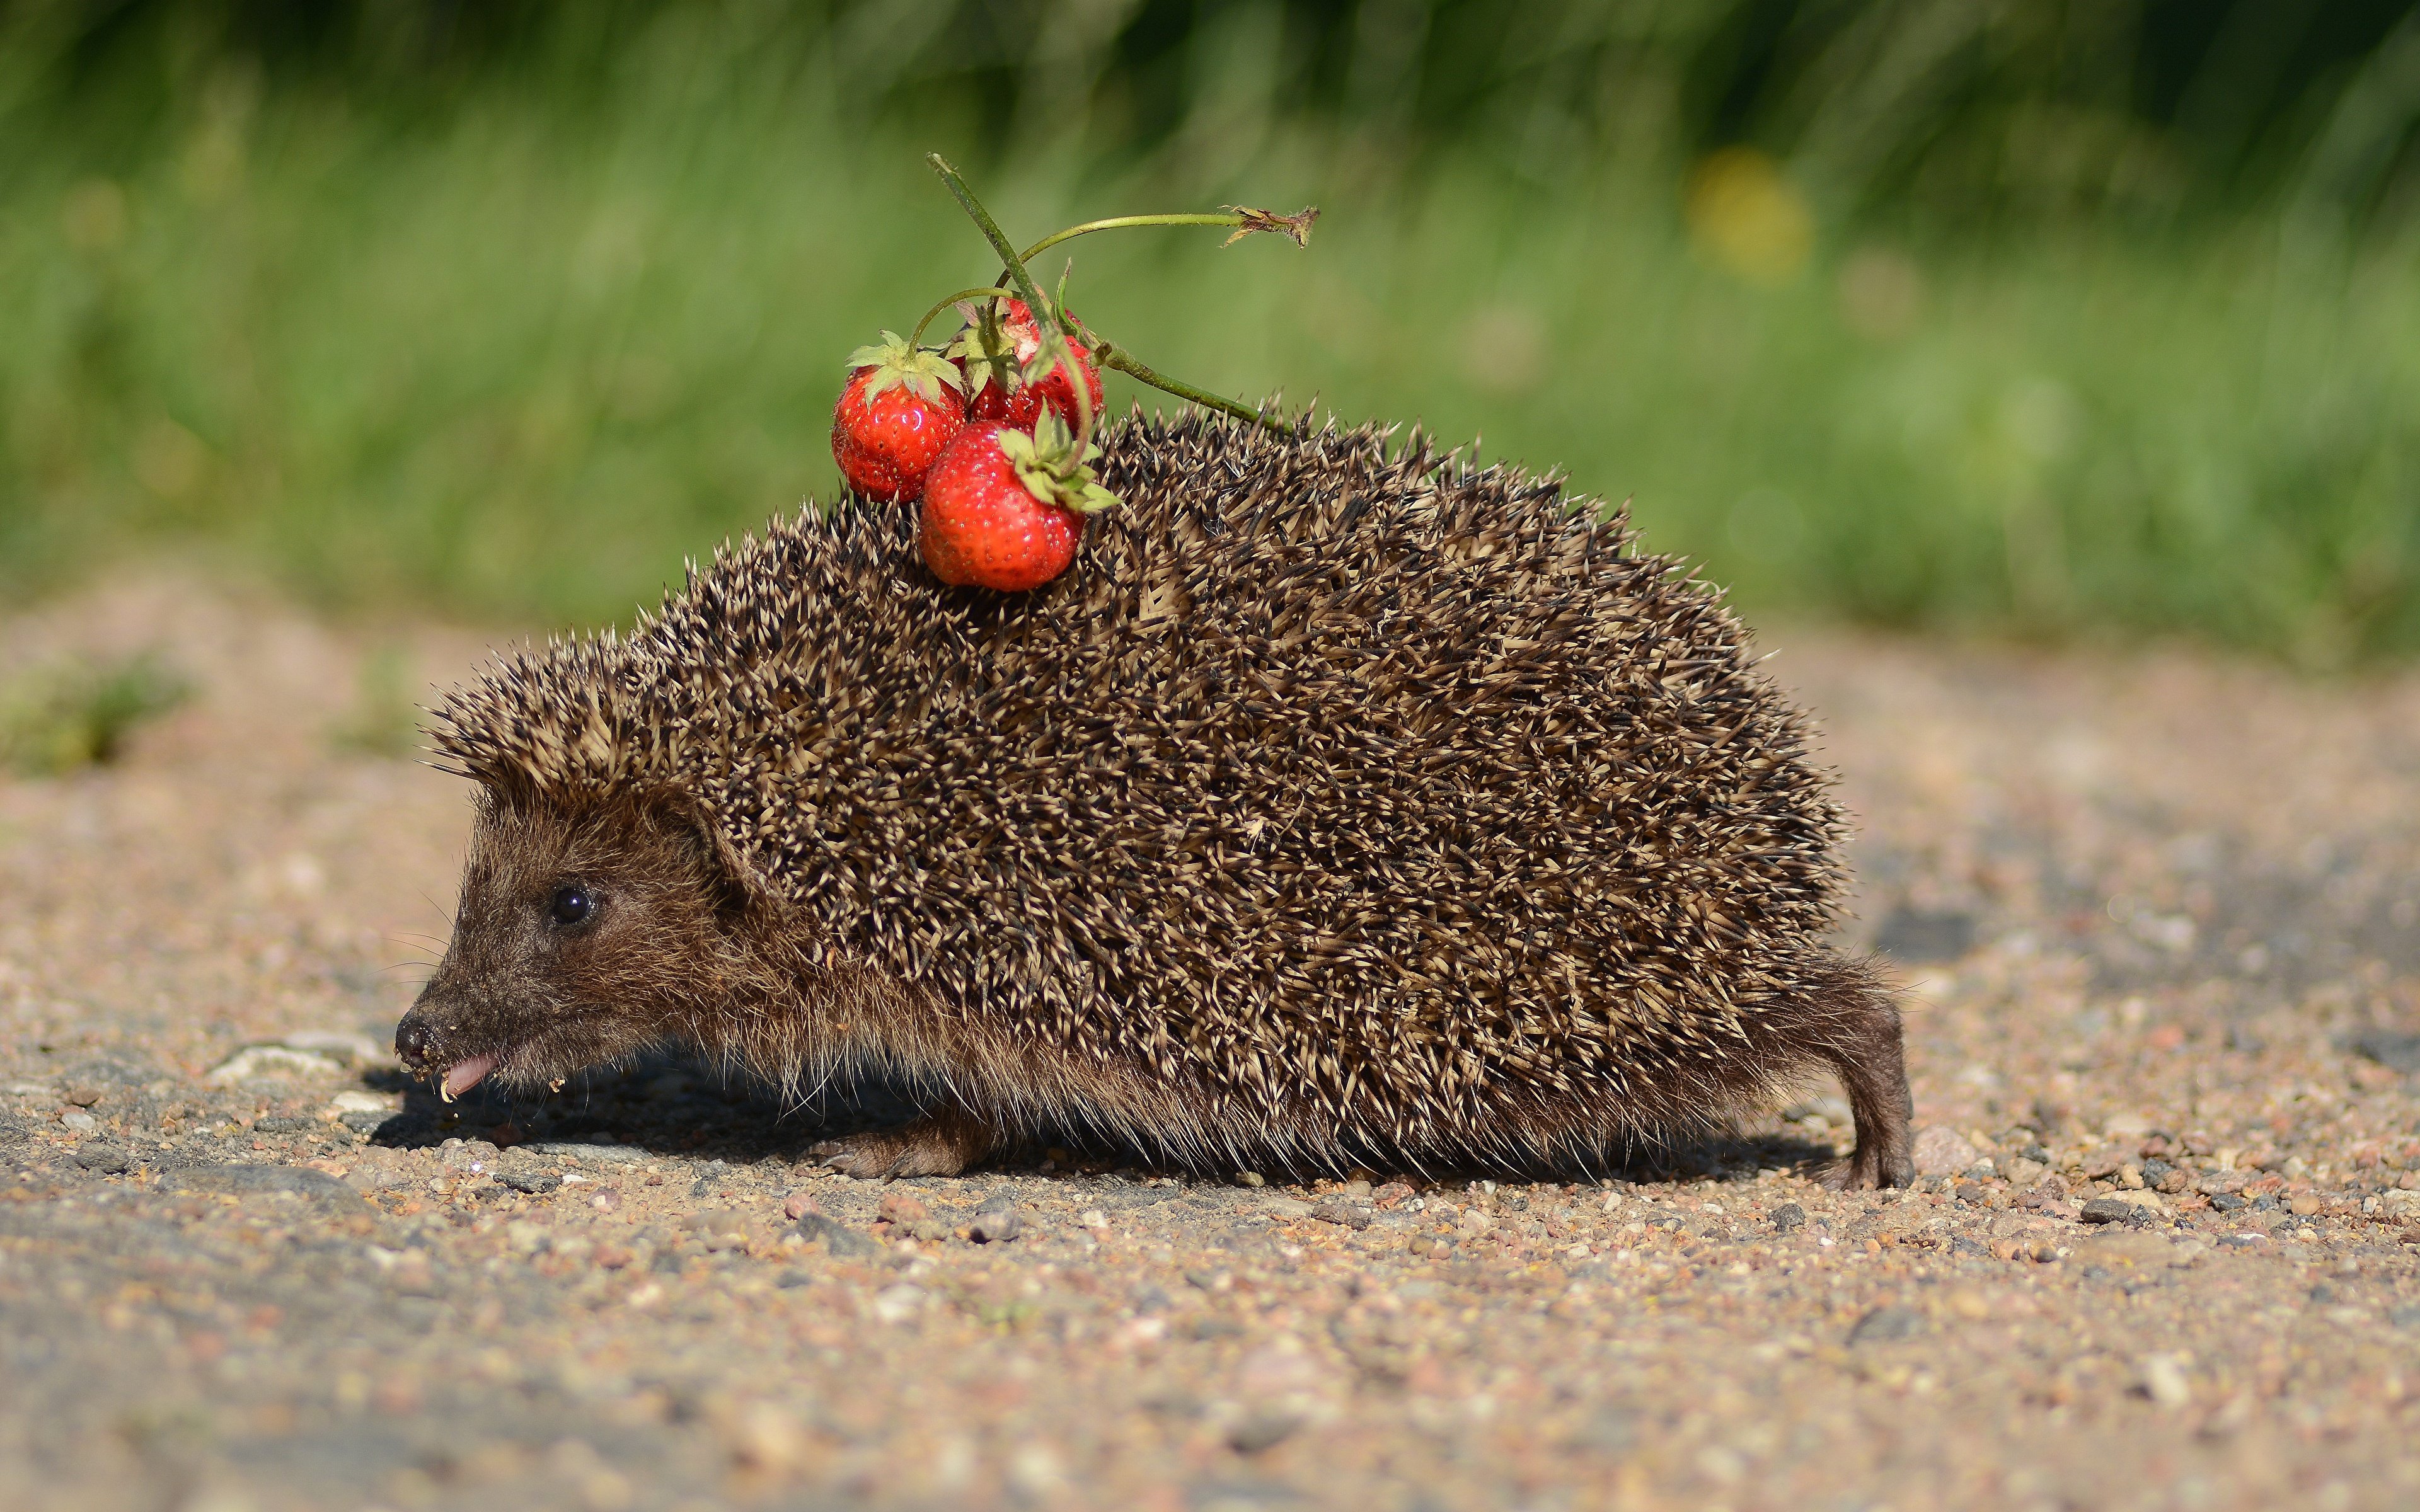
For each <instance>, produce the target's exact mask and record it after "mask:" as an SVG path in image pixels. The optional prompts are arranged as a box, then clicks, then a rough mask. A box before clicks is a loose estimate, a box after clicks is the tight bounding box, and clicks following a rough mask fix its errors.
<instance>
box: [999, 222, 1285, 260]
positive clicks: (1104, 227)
mask: <svg viewBox="0 0 2420 1512" xmlns="http://www.w3.org/2000/svg"><path fill="white" fill-rule="evenodd" d="M1245 219H1246V218H1245V216H1244V215H1243V214H1241V213H1240V212H1238V211H1235V210H1227V211H1224V212H1221V213H1218V214H1211V213H1208V212H1203V213H1199V214H1184V215H1113V216H1111V217H1109V219H1108V220H1106V221H1087V222H1085V223H1084V224H1082V225H1071V226H1069V227H1068V228H1067V229H1066V230H1064V231H1055V232H1052V233H1051V234H1050V235H1049V236H1047V237H1044V238H1043V239H1041V240H1039V241H1037V242H1035V243H1034V244H1033V245H1032V246H1030V247H1028V248H1026V249H1025V251H1024V253H1023V254H1022V255H1023V256H1024V258H1025V260H1026V261H1027V262H1032V260H1033V259H1034V258H1036V257H1039V256H1040V255H1043V254H1044V253H1046V252H1048V251H1049V250H1050V249H1051V248H1053V247H1055V246H1057V245H1059V243H1061V242H1062V241H1073V240H1075V239H1077V238H1078V237H1080V236H1087V235H1089V234H1091V233H1092V232H1094V231H1117V230H1122V229H1124V228H1125V227H1127V226H1132V225H1227V226H1236V225H1242V224H1244V221H1245Z"/></svg>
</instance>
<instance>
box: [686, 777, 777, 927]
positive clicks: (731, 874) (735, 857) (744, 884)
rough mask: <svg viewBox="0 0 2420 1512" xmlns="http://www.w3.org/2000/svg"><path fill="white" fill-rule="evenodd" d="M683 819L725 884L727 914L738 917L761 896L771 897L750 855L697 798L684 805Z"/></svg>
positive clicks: (723, 905) (724, 895)
mask: <svg viewBox="0 0 2420 1512" xmlns="http://www.w3.org/2000/svg"><path fill="white" fill-rule="evenodd" d="M680 818H681V821H682V823H683V824H684V825H685V826H686V827H687V828H688V829H689V830H690V833H691V834H693V835H694V836H695V837H696V838H697V840H698V841H699V843H700V845H701V846H702V847H703V848H704V850H705V852H706V859H707V861H708V862H709V863H710V864H711V865H712V866H713V868H714V870H715V872H716V873H717V874H718V875H719V876H720V878H721V882H722V884H723V886H722V887H721V897H720V898H719V900H718V901H719V902H720V903H721V906H722V910H723V912H724V913H726V914H728V915H731V916H733V917H737V916H738V915H741V914H745V913H747V912H749V911H750V910H751V909H752V908H753V907H754V906H755V905H756V903H757V902H758V901H759V900H760V899H763V898H765V897H766V896H768V894H767V892H766V890H765V885H764V879H763V878H762V877H760V876H758V875H757V872H756V869H755V868H754V867H752V866H751V865H749V863H748V857H747V856H745V855H744V854H742V853H741V851H740V849H739V847H738V846H737V845H735V844H733V843H732V841H731V837H730V836H728V835H725V834H724V833H723V832H722V826H721V825H718V824H716V823H715V822H714V816H713V815H712V814H710V813H708V812H707V811H706V808H705V806H704V805H702V804H699V803H697V802H696V801H694V800H690V801H688V802H685V803H683V804H682V805H681V811H680Z"/></svg>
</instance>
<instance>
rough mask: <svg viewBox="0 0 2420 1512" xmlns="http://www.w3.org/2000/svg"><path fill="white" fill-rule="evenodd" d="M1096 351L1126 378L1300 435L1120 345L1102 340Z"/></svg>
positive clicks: (1096, 359)
mask: <svg viewBox="0 0 2420 1512" xmlns="http://www.w3.org/2000/svg"><path fill="white" fill-rule="evenodd" d="M1092 351H1093V361H1094V362H1096V363H1100V364H1101V365H1102V366H1103V367H1113V368H1116V369H1117V370H1118V371H1119V372H1121V373H1124V374H1125V376H1126V377H1128V378H1133V379H1135V380H1136V381H1137V382H1140V383H1148V384H1150V385H1151V386H1152V387H1153V388H1155V389H1158V390H1160V391H1161V392H1163V393H1172V394H1174V395H1176V396H1177V397H1178V398H1180V399H1183V400H1186V401H1187V402H1188V403H1191V404H1198V405H1200V406H1201V407H1202V408H1203V409H1216V410H1218V412H1219V413H1221V414H1227V415H1233V416H1234V417H1235V418H1236V419H1238V420H1249V421H1253V422H1256V423H1257V424H1263V425H1266V426H1267V427H1268V428H1269V429H1271V430H1273V431H1276V432H1277V433H1278V434H1279V435H1280V436H1294V435H1297V434H1299V432H1298V431H1297V430H1296V429H1295V427H1294V426H1292V425H1289V424H1286V423H1285V422H1284V421H1282V420H1275V419H1272V418H1270V416H1269V415H1268V414H1267V413H1266V412H1265V411H1264V410H1259V409H1245V408H1244V407H1243V406H1242V405H1240V404H1237V403H1236V402H1235V401H1234V400H1233V399H1224V398H1221V397H1219V396H1218V394H1215V393H1210V392H1209V391H1208V390H1207V389H1197V388H1195V387H1194V386H1193V385H1192V384H1190V383H1187V382H1184V381H1182V380H1180V379H1177V378H1167V377H1164V376H1162V375H1160V374H1158V373H1155V372H1153V371H1152V370H1151V369H1150V368H1148V367H1145V366H1143V365H1142V363H1138V362H1136V361H1135V360H1134V359H1133V358H1131V357H1128V356H1127V355H1126V354H1125V352H1123V351H1121V350H1120V349H1118V347H1115V346H1112V345H1111V344H1110V343H1109V342H1106V341H1105V342H1102V343H1101V344H1100V345H1099V346H1097V347H1094V348H1092Z"/></svg>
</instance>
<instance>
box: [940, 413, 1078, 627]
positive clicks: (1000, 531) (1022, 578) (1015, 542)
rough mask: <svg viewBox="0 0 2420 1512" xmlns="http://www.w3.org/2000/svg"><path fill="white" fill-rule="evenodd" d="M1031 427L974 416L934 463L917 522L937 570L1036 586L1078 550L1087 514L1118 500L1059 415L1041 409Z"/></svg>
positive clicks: (977, 580) (987, 583) (954, 576)
mask: <svg viewBox="0 0 2420 1512" xmlns="http://www.w3.org/2000/svg"><path fill="white" fill-rule="evenodd" d="M1035 432H1036V433H1035V434H1034V435H1032V436H1028V435H1027V434H1025V432H1023V431H1021V430H1018V429H1016V428H1015V427H1014V426H1010V425H1005V424H1001V423H1000V422H999V421H997V420H974V421H970V422H968V424H967V428H966V429H964V430H962V431H960V432H958V439H957V440H954V441H952V442H951V443H950V448H949V450H948V451H946V452H943V453H942V454H941V459H940V460H939V462H936V463H934V464H933V471H931V472H930V473H929V474H927V475H926V477H925V479H924V509H923V516H922V517H921V518H920V520H919V521H918V527H917V544H918V545H920V546H921V547H923V551H924V564H925V565H926V566H928V567H931V568H932V569H933V576H935V577H937V578H939V579H941V580H942V581H943V582H945V583H956V584H959V585H960V586H971V587H976V588H995V589H999V590H1001V592H1003V593H1015V592H1018V591H1020V590H1023V589H1027V588H1039V587H1041V586H1042V585H1043V584H1044V583H1047V582H1048V581H1049V580H1050V579H1053V578H1056V577H1058V576H1059V575H1060V574H1061V573H1063V572H1064V571H1066V570H1067V564H1068V563H1071V562H1073V561H1075V560H1076V545H1077V543H1078V542H1079V541H1081V540H1082V539H1083V536H1084V517H1085V516H1086V515H1089V514H1092V513H1094V511H1096V510H1101V509H1106V508H1108V507H1109V505H1111V504H1114V503H1116V502H1117V501H1118V499H1117V496H1116V495H1115V494H1113V493H1110V492H1109V490H1108V489H1106V488H1104V487H1102V486H1100V484H1099V483H1098V482H1097V481H1095V480H1094V476H1093V470H1092V469H1091V468H1088V467H1086V466H1084V459H1083V458H1082V457H1080V456H1078V455H1076V439H1075V437H1073V436H1072V435H1070V434H1069V433H1068V431H1067V427H1066V426H1064V425H1063V424H1059V421H1058V417H1057V416H1055V415H1051V414H1047V413H1045V414H1043V415H1041V416H1040V417H1038V418H1037V420H1036V422H1035Z"/></svg>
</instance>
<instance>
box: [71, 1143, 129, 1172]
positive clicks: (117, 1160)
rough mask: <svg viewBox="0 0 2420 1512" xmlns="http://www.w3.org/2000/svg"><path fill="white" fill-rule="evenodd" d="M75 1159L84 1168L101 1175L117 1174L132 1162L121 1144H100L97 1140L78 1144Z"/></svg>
mask: <svg viewBox="0 0 2420 1512" xmlns="http://www.w3.org/2000/svg"><path fill="white" fill-rule="evenodd" d="M75 1160H76V1164H77V1165H81V1166H83V1167H84V1168H85V1170H88V1171H93V1172H97V1173H99V1174H101V1175H103V1176H116V1175H119V1174H120V1173H122V1172H124V1171H125V1170H127V1169H128V1168H129V1167H130V1166H132V1164H133V1162H132V1160H131V1159H129V1158H128V1156H127V1153H126V1149H125V1148H124V1147H123V1146H120V1145H110V1144H102V1143H101V1142H99V1141H97V1140H96V1141H91V1142H88V1143H86V1144H85V1145H82V1146H80V1147H79V1148H78V1149H77V1150H76V1154H75Z"/></svg>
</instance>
